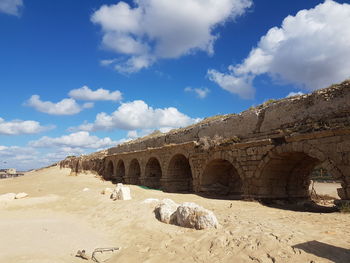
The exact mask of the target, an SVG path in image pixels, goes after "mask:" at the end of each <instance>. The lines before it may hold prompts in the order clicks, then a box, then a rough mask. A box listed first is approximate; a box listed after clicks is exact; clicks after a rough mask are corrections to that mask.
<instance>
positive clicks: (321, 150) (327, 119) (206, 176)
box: [60, 81, 350, 200]
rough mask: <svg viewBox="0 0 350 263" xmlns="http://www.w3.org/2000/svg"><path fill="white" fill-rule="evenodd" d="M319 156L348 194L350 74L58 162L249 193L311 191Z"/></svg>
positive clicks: (195, 188) (182, 186) (130, 180)
mask: <svg viewBox="0 0 350 263" xmlns="http://www.w3.org/2000/svg"><path fill="white" fill-rule="evenodd" d="M319 164H322V166H323V167H324V168H325V169H327V171H328V172H329V173H330V174H331V175H332V176H333V177H334V178H335V179H336V180H340V181H341V185H342V188H339V189H338V194H339V196H340V198H341V199H344V200H350V81H345V82H343V83H341V84H337V85H333V86H331V87H329V88H326V89H322V90H318V91H315V92H313V93H312V94H309V95H302V96H297V97H291V98H286V99H282V100H278V101H273V102H269V103H265V104H262V105H260V106H258V107H255V108H251V109H249V110H246V111H244V112H242V113H240V114H232V115H225V116H215V117H211V118H208V119H205V120H203V121H202V122H200V123H197V124H195V125H192V126H189V127H186V128H181V129H176V130H173V131H170V132H169V133H166V134H153V135H150V136H146V137H144V138H141V139H137V140H134V141H131V142H128V143H124V144H121V145H119V146H117V147H114V148H110V149H108V150H105V151H102V152H98V153H94V154H91V155H87V156H81V157H69V158H67V159H65V160H63V161H61V162H60V165H61V167H69V168H71V169H72V172H74V173H77V172H83V171H86V170H90V171H94V172H96V173H98V174H99V175H101V176H103V178H105V179H106V180H113V181H115V182H123V183H127V184H138V185H144V186H147V187H150V188H156V189H162V190H164V191H169V192H195V193H199V194H200V193H205V194H209V195H213V196H223V197H224V198H244V199H285V198H287V199H298V198H308V197H309V190H308V189H309V184H310V174H311V172H312V170H313V169H314V167H315V166H316V165H319Z"/></svg>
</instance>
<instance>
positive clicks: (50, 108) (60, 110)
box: [25, 95, 94, 115]
mask: <svg viewBox="0 0 350 263" xmlns="http://www.w3.org/2000/svg"><path fill="white" fill-rule="evenodd" d="M25 104H26V105H27V106H30V107H33V108H34V109H36V110H37V111H40V112H44V113H47V114H52V115H73V114H77V113H79V112H81V111H82V110H83V109H87V108H92V107H93V106H94V104H93V103H85V104H83V105H79V104H78V103H77V102H76V101H75V100H74V99H71V98H69V99H63V100H61V101H59V102H57V103H53V102H51V101H42V100H40V96H39V95H33V96H31V97H30V99H29V100H28V101H27V102H26V103H25Z"/></svg>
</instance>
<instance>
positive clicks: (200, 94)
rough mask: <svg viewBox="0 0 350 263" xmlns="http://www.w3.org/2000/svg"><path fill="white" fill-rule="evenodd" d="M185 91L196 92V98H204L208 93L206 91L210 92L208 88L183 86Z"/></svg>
mask: <svg viewBox="0 0 350 263" xmlns="http://www.w3.org/2000/svg"><path fill="white" fill-rule="evenodd" d="M185 91H186V92H194V93H196V94H197V96H198V98H200V99H204V98H205V97H206V96H207V95H208V93H209V92H210V90H209V89H208V88H191V87H187V88H185Z"/></svg>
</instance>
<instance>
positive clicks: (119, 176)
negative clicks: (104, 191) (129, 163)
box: [115, 160, 125, 183]
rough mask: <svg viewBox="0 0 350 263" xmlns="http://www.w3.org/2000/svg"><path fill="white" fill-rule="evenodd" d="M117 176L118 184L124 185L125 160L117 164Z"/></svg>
mask: <svg viewBox="0 0 350 263" xmlns="http://www.w3.org/2000/svg"><path fill="white" fill-rule="evenodd" d="M115 174H116V181H117V182H118V183H122V182H123V181H124V180H125V164H124V161H123V160H119V161H118V162H117V166H116V171H115Z"/></svg>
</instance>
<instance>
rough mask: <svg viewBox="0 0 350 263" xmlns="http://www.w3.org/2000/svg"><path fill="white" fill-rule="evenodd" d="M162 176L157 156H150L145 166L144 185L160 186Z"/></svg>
mask: <svg viewBox="0 0 350 263" xmlns="http://www.w3.org/2000/svg"><path fill="white" fill-rule="evenodd" d="M161 177H162V168H161V166H160V162H159V161H158V159H157V158H155V157H151V158H150V159H149V160H148V162H147V164H146V168H145V178H144V180H145V182H144V184H145V186H147V187H151V188H156V189H158V188H160V185H161V183H160V179H161Z"/></svg>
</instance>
